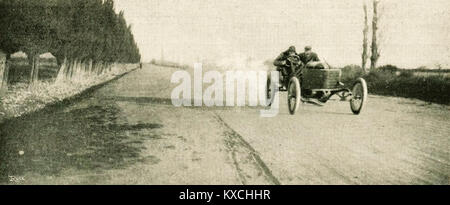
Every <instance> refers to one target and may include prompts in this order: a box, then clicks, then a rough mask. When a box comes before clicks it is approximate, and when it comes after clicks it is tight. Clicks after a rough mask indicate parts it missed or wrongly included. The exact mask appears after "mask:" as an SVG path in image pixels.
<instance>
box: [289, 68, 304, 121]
mask: <svg viewBox="0 0 450 205" xmlns="http://www.w3.org/2000/svg"><path fill="white" fill-rule="evenodd" d="M287 96H288V99H287V100H288V108H289V113H291V115H294V114H295V112H296V111H297V109H298V107H299V105H300V98H301V90H300V81H299V80H298V78H297V77H295V76H294V77H292V78H291V80H290V81H289V85H288V95H287Z"/></svg>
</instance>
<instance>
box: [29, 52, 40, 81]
mask: <svg viewBox="0 0 450 205" xmlns="http://www.w3.org/2000/svg"><path fill="white" fill-rule="evenodd" d="M29 56H30V57H28V60H29V61H30V65H31V75H30V85H31V86H33V85H34V84H35V83H37V82H38V80H39V77H38V76H39V54H37V53H34V54H30V55H29Z"/></svg>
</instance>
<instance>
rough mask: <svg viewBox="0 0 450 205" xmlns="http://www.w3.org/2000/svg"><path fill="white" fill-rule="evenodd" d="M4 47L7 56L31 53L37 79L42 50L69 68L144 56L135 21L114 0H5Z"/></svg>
mask: <svg viewBox="0 0 450 205" xmlns="http://www.w3.org/2000/svg"><path fill="white" fill-rule="evenodd" d="M0 50H2V51H3V52H6V54H7V58H9V56H10V55H11V54H13V53H15V52H18V51H23V52H25V53H26V54H27V56H28V61H29V63H30V65H31V73H32V74H31V82H34V81H36V80H37V72H38V65H39V55H40V54H43V53H47V52H49V53H51V54H52V55H53V56H55V57H56V60H57V62H58V65H60V66H62V65H63V64H64V65H65V69H66V71H65V72H68V73H73V71H71V69H80V68H77V67H80V66H79V65H81V64H83V65H87V66H81V67H82V68H81V69H88V68H89V69H94V68H95V67H96V65H101V66H100V67H102V68H103V67H105V65H110V64H112V63H137V62H139V61H140V58H141V56H140V54H139V49H138V46H137V44H136V42H135V40H134V37H133V34H132V32H131V26H128V25H127V23H126V21H125V18H124V13H123V12H120V13H118V14H117V13H116V12H115V10H114V2H113V0H0ZM72 67H73V68H72ZM86 73H89V71H86Z"/></svg>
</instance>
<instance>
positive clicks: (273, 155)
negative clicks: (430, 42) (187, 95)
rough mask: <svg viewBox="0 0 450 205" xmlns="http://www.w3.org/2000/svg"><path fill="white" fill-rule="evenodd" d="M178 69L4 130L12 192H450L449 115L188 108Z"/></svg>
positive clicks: (335, 108) (387, 103)
mask: <svg viewBox="0 0 450 205" xmlns="http://www.w3.org/2000/svg"><path fill="white" fill-rule="evenodd" d="M175 71H176V69H174V68H166V67H159V66H153V65H146V66H144V68H143V69H142V70H136V71H134V72H132V73H130V74H128V75H126V76H124V77H123V78H121V79H119V80H117V81H114V82H112V83H110V84H108V85H106V86H104V87H102V88H100V89H99V90H96V91H94V92H93V93H90V94H88V95H87V96H85V97H83V98H82V99H79V100H76V101H75V102H72V103H70V104H67V105H62V106H59V107H56V108H52V109H47V110H44V111H41V112H38V113H35V114H32V115H29V116H25V117H22V118H18V119H14V120H10V121H8V122H6V123H5V124H3V125H1V126H0V128H1V129H0V130H1V131H0V136H1V138H0V139H1V141H0V142H1V144H0V145H1V150H0V154H1V156H0V182H1V183H3V184H450V181H449V173H450V169H449V168H450V155H449V137H450V122H449V121H450V109H449V107H448V106H441V105H435V104H428V103H425V102H422V101H418V100H409V99H402V98H393V97H381V96H369V101H368V104H367V106H366V107H365V110H364V111H363V113H362V114H361V115H358V116H356V115H353V114H351V111H350V108H349V104H348V102H340V101H338V100H331V101H330V102H328V103H327V104H326V105H325V106H323V107H317V106H314V105H310V104H304V105H302V106H301V107H300V109H299V111H298V114H296V115H294V116H292V115H289V113H288V110H287V107H286V101H285V94H282V95H281V96H280V99H281V100H280V102H281V104H280V106H281V107H280V113H279V114H278V115H277V116H276V117H274V118H262V117H260V114H259V111H260V109H261V108H260V107H225V108H222V107H215V108H207V107H200V108H195V107H180V108H175V107H174V106H173V105H172V104H171V101H170V93H171V91H172V89H173V88H174V87H175V86H176V85H175V84H171V83H170V77H171V74H172V73H173V72H175Z"/></svg>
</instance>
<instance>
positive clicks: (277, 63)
mask: <svg viewBox="0 0 450 205" xmlns="http://www.w3.org/2000/svg"><path fill="white" fill-rule="evenodd" d="M295 55H298V54H297V53H295ZM288 57H289V50H287V51H284V52H283V53H281V54H280V55H279V56H278V57H277V58H276V59H275V61H274V63H273V64H274V65H275V66H281V62H282V61H285V60H286V59H287V58H288Z"/></svg>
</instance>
